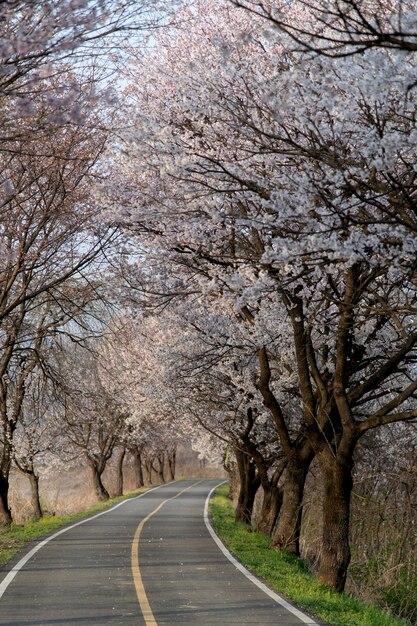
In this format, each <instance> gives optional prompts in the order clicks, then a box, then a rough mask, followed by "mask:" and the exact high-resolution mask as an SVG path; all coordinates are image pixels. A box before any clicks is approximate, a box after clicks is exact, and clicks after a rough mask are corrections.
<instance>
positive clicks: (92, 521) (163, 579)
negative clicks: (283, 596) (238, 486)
mask: <svg viewBox="0 0 417 626" xmlns="http://www.w3.org/2000/svg"><path fill="white" fill-rule="evenodd" d="M219 482H220V481H218V480H198V479H195V480H187V481H179V482H174V483H170V484H167V485H163V486H162V487H158V488H156V489H153V490H151V491H148V492H146V493H145V494H143V495H142V496H139V497H138V498H134V499H131V500H125V501H123V503H121V504H119V505H117V506H116V507H114V508H113V509H110V510H108V511H105V512H104V513H101V514H99V515H96V516H93V517H92V518H89V519H88V520H83V521H82V522H81V523H78V524H75V525H73V526H71V527H70V528H68V529H64V530H61V531H59V532H58V533H56V535H54V536H53V537H54V538H52V539H51V540H50V541H48V542H46V543H45V544H44V545H42V546H41V547H40V549H38V550H37V551H36V553H34V554H33V555H32V556H31V558H30V559H29V560H27V562H26V563H24V564H22V563H21V562H19V563H17V564H16V565H15V566H14V570H12V571H11V572H9V573H8V572H7V571H5V572H4V575H3V580H2V582H1V583H0V596H1V599H0V625H1V626H93V625H95V626H108V625H116V624H120V625H123V626H157V625H158V624H172V625H174V624H181V625H184V626H185V625H186V624H193V625H194V626H209V625H212V624H217V625H220V624H222V625H223V626H228V625H229V624H240V625H241V626H244V625H249V624H256V625H257V626H263V625H266V624H274V625H275V626H293V625H295V624H303V623H304V624H318V622H314V621H313V620H312V619H311V618H309V617H308V616H306V615H304V614H302V613H301V612H300V611H297V609H293V608H292V607H287V608H285V601H284V605H283V604H282V603H280V600H279V598H277V597H275V596H274V595H273V597H270V596H269V595H267V594H266V593H265V591H263V590H262V589H260V588H259V587H258V586H256V585H255V584H254V582H252V581H251V580H249V579H248V578H247V577H246V576H245V575H244V574H243V573H241V572H240V571H239V569H237V567H236V565H237V564H236V563H232V562H231V561H230V560H228V558H226V556H225V554H223V552H222V551H221V549H220V547H219V546H218V545H216V543H215V541H214V540H213V537H212V536H211V534H210V531H209V528H208V527H207V525H206V523H205V520H204V506H205V501H206V499H207V496H208V494H209V493H210V491H211V490H212V489H213V487H214V486H216V485H217V484H219ZM38 545H39V544H38ZM17 570H18V571H17ZM288 609H289V610H288Z"/></svg>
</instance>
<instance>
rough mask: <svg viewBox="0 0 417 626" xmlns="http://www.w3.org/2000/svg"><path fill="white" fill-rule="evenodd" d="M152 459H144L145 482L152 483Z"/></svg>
mask: <svg viewBox="0 0 417 626" xmlns="http://www.w3.org/2000/svg"><path fill="white" fill-rule="evenodd" d="M152 467H153V466H152V461H149V460H147V461H145V471H146V473H147V481H146V482H147V484H148V485H152V484H153V483H152Z"/></svg>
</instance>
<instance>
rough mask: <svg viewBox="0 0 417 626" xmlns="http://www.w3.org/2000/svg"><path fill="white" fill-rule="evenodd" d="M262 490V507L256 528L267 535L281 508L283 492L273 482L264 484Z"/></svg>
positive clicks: (270, 531)
mask: <svg viewBox="0 0 417 626" xmlns="http://www.w3.org/2000/svg"><path fill="white" fill-rule="evenodd" d="M262 490H263V499H262V508H261V513H260V516H259V520H258V523H257V525H256V529H257V530H258V531H259V532H261V533H265V535H270V534H271V533H272V530H273V528H274V525H275V521H276V519H277V517H278V514H279V511H280V508H281V503H282V493H281V490H280V489H279V487H278V486H277V485H271V484H268V485H266V484H265V485H262Z"/></svg>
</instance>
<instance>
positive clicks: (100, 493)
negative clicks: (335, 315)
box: [90, 462, 110, 502]
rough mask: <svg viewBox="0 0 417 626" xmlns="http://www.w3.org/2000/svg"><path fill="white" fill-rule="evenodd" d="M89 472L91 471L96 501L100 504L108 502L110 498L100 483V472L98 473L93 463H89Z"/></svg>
mask: <svg viewBox="0 0 417 626" xmlns="http://www.w3.org/2000/svg"><path fill="white" fill-rule="evenodd" d="M90 471H91V481H92V484H93V489H94V493H95V494H96V497H97V499H98V500H99V501H100V502H102V501H103V500H108V499H109V498H110V496H109V492H108V491H107V489H106V488H105V486H104V485H103V483H102V481H101V475H102V472H99V470H98V468H97V465H96V464H95V463H91V462H90Z"/></svg>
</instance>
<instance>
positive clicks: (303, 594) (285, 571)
mask: <svg viewBox="0 0 417 626" xmlns="http://www.w3.org/2000/svg"><path fill="white" fill-rule="evenodd" d="M228 490H229V487H228V485H221V486H220V487H219V488H218V489H217V490H216V491H215V493H214V496H213V498H212V499H211V501H210V512H211V515H212V523H213V527H214V530H215V531H216V533H217V534H218V535H219V537H220V539H221V540H222V541H223V542H224V543H225V545H226V546H227V547H228V549H229V550H230V552H232V553H233V554H234V555H235V556H236V557H237V558H238V559H239V561H241V563H243V565H245V567H247V569H248V570H250V571H251V572H252V573H253V574H255V575H257V576H259V577H260V578H262V579H263V580H264V581H265V582H266V584H267V585H268V586H269V587H271V589H274V590H275V591H277V592H278V593H279V594H281V595H282V596H284V597H285V598H286V599H288V600H289V601H290V602H293V603H294V604H296V605H297V606H298V607H300V608H301V609H304V610H305V611H307V612H308V613H311V614H313V615H314V616H316V618H318V620H319V621H320V620H321V621H323V620H324V621H325V622H328V623H329V624H331V625H332V626H409V625H408V623H407V622H405V621H404V620H401V619H398V618H396V617H394V616H392V615H388V614H387V613H385V612H383V611H382V610H381V609H379V608H378V607H376V606H374V605H371V604H364V603H363V602H360V601H359V600H357V599H356V598H354V597H352V596H351V595H349V594H338V593H336V592H334V591H332V590H331V589H329V588H327V587H325V586H323V585H319V584H318V583H317V582H316V581H315V579H314V577H313V575H312V574H311V572H309V570H308V568H307V566H306V565H305V564H304V563H303V561H302V560H301V559H297V558H295V557H293V556H292V555H290V554H287V553H285V552H282V551H278V550H273V549H270V547H269V545H270V539H269V537H267V536H266V535H263V534H261V533H257V532H250V529H249V528H248V526H246V525H245V524H236V523H235V521H234V511H233V507H232V504H231V502H230V500H229V499H228V498H227V493H228Z"/></svg>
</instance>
